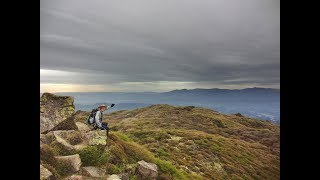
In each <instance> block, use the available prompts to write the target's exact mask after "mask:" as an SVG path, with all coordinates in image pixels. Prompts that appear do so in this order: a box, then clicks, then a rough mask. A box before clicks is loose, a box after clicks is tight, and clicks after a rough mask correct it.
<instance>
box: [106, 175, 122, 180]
mask: <svg viewBox="0 0 320 180" xmlns="http://www.w3.org/2000/svg"><path fill="white" fill-rule="evenodd" d="M107 180H121V179H120V177H119V176H118V175H116V174H112V175H111V176H109V177H108V178H107Z"/></svg>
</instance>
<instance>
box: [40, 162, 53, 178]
mask: <svg viewBox="0 0 320 180" xmlns="http://www.w3.org/2000/svg"><path fill="white" fill-rule="evenodd" d="M52 178H53V174H52V173H51V172H50V171H49V170H48V169H46V168H45V167H43V166H42V165H41V164H40V179H41V180H47V179H52Z"/></svg>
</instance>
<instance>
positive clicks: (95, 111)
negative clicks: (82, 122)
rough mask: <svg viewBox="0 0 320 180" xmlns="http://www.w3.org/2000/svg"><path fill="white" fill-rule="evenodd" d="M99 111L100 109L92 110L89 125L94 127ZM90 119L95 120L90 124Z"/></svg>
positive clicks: (88, 119)
mask: <svg viewBox="0 0 320 180" xmlns="http://www.w3.org/2000/svg"><path fill="white" fill-rule="evenodd" d="M97 111H99V109H98V108H95V109H92V111H91V113H90V115H89V116H88V118H87V124H90V125H92V124H94V123H96V118H95V117H96V113H97ZM90 119H93V120H92V122H90Z"/></svg>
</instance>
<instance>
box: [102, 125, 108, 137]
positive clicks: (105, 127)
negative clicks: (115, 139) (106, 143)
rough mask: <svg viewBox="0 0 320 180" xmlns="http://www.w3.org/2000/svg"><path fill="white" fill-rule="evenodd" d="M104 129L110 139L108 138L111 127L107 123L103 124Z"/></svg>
mask: <svg viewBox="0 0 320 180" xmlns="http://www.w3.org/2000/svg"><path fill="white" fill-rule="evenodd" d="M102 127H103V129H105V130H106V133H107V137H108V136H109V127H108V124H107V123H102Z"/></svg>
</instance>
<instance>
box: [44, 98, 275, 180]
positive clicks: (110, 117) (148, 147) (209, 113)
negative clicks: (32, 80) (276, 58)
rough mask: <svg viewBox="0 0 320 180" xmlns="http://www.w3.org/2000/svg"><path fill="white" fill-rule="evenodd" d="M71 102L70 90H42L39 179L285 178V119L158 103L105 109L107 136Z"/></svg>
mask: <svg viewBox="0 0 320 180" xmlns="http://www.w3.org/2000/svg"><path fill="white" fill-rule="evenodd" d="M73 103H74V99H73V98H72V97H68V96H57V95H54V94H50V93H44V94H43V95H42V97H41V100H40V117H41V121H40V127H41V129H40V179H50V180H52V179H65V180H69V179H70V180H74V179H121V180H129V179H130V180H131V179H136V180H138V179H163V180H165V179H167V180H171V179H271V180H272V179H279V178H280V127H279V125H275V124H272V123H270V122H267V121H262V120H258V119H253V118H249V117H246V116H244V115H240V114H222V113H220V112H217V111H213V110H210V109H205V108H199V107H194V106H187V107H181V106H170V105H166V104H158V105H152V106H148V107H144V108H139V109H134V110H121V111H116V112H112V113H105V115H104V119H103V121H104V122H108V123H109V126H110V129H111V130H110V133H109V138H108V139H107V137H106V132H105V131H102V130H94V129H93V128H92V127H91V126H89V125H87V124H86V118H87V117H88V115H89V112H85V111H77V112H75V109H74V104H73ZM106 139H107V140H106Z"/></svg>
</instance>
